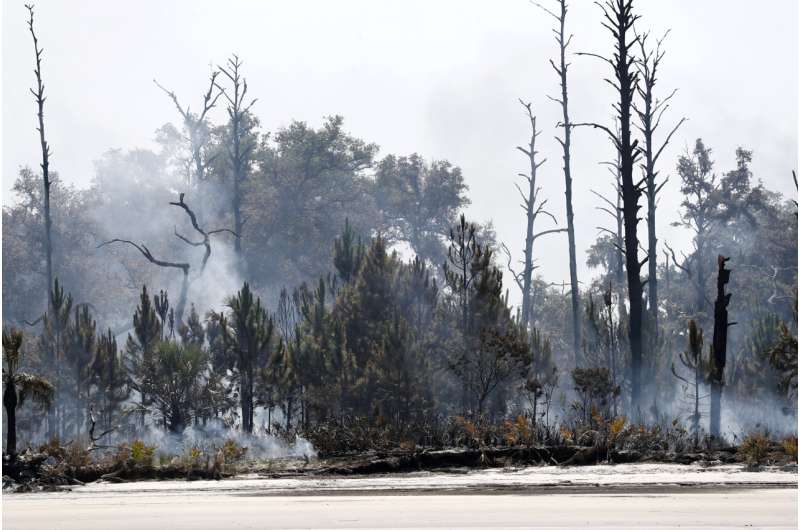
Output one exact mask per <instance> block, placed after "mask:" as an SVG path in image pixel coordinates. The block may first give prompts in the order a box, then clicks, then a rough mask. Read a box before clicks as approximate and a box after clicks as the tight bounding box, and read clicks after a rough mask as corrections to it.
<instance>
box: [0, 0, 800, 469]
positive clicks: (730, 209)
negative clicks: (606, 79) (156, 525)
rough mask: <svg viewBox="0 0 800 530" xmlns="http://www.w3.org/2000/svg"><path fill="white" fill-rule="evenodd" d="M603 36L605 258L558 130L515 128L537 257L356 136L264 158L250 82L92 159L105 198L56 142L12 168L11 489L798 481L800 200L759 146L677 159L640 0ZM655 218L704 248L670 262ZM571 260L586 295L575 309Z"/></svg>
mask: <svg viewBox="0 0 800 530" xmlns="http://www.w3.org/2000/svg"><path fill="white" fill-rule="evenodd" d="M553 5H554V6H555V7H556V9H554V10H553V11H550V10H549V9H547V8H546V13H547V14H549V15H551V16H552V17H554V18H555V20H556V21H557V28H558V27H560V32H559V31H556V34H557V36H558V38H557V43H558V45H559V47H560V48H561V51H562V52H563V51H564V50H566V48H567V46H568V44H569V42H568V40H567V39H566V37H565V35H566V34H565V33H564V26H563V23H564V22H565V20H566V16H567V10H566V5H565V4H564V2H555V3H554V4H553ZM581 8H582V7H581ZM603 9H604V11H605V13H606V14H609V13H610V14H613V15H614V16H613V17H611V18H612V19H613V20H617V21H618V23H619V24H620V27H619V28H617V29H616V31H615V32H613V34H614V35H615V36H617V37H619V35H620V34H622V37H620V38H621V39H622V40H621V41H617V46H618V47H619V46H622V47H623V48H624V49H625V53H626V54H627V53H630V54H631V56H630V57H628V56H627V55H624V56H623V57H622V58H620V56H619V53H618V54H617V55H616V56H615V57H611V58H608V59H607V61H608V62H609V64H611V65H612V66H613V67H614V69H615V70H614V71H615V75H617V77H616V79H617V80H618V84H619V85H621V86H617V88H618V92H619V97H620V99H619V100H618V101H616V102H615V103H614V105H615V107H614V108H615V109H616V110H615V112H616V113H617V117H616V123H615V124H611V125H609V126H605V125H602V124H588V123H572V122H571V121H570V118H569V114H568V106H567V104H566V97H565V96H566V94H567V90H568V87H567V75H566V72H567V70H566V68H567V66H566V63H565V62H564V60H563V59H562V61H561V63H560V64H559V63H558V62H556V63H554V66H555V68H556V71H557V73H558V75H559V80H560V82H561V83H562V85H561V86H562V89H563V92H562V93H563V95H564V96H562V98H563V99H559V100H557V103H559V104H560V105H562V108H563V114H564V123H566V124H567V125H566V126H562V127H560V128H558V129H557V130H556V131H555V133H557V134H563V135H564V136H563V137H562V138H563V140H562V142H563V143H562V145H563V148H564V162H565V166H566V167H565V182H566V184H567V188H568V189H571V186H589V183H588V182H585V181H583V180H581V177H579V176H576V177H575V180H574V181H573V180H572V177H571V175H570V174H569V169H568V167H569V160H570V157H576V156H581V153H580V151H579V150H574V149H573V150H570V149H571V148H570V142H569V134H570V131H571V130H572V129H573V128H574V127H579V126H591V127H592V128H593V129H596V130H598V131H599V132H598V134H608V135H609V136H610V139H611V144H612V147H613V148H614V153H615V154H616V158H617V161H616V162H614V163H612V164H610V166H609V167H610V169H611V171H610V175H609V183H610V184H611V187H612V189H614V193H613V194H612V195H611V196H608V197H604V196H598V206H599V207H600V208H602V209H603V211H604V212H605V213H607V214H609V217H608V221H609V224H608V229H603V230H602V231H601V232H600V234H599V236H598V237H597V240H596V242H595V243H594V244H593V245H592V246H591V247H590V248H588V249H577V251H576V249H575V248H574V245H575V242H574V237H572V234H573V233H574V232H573V231H574V230H590V229H591V230H593V229H594V228H595V227H594V226H580V225H577V226H573V224H572V223H573V220H572V218H571V215H570V216H568V217H569V218H568V220H567V224H568V226H566V227H560V226H556V227H555V228H553V225H552V224H547V223H549V221H547V219H548V217H552V216H551V214H550V213H549V211H548V207H547V205H546V201H543V200H542V199H541V198H540V196H539V191H540V189H541V186H542V184H541V182H538V183H537V170H538V168H539V166H540V165H541V164H542V163H543V161H542V160H540V159H539V158H537V156H538V155H537V152H536V147H535V146H536V144H535V142H536V138H537V136H538V135H539V134H540V133H541V131H540V128H541V127H542V125H541V124H538V125H537V122H536V118H535V111H534V109H533V108H532V106H531V105H530V104H527V103H525V102H524V101H523V105H524V109H523V112H524V114H521V119H525V120H528V121H529V122H530V124H531V135H530V137H529V138H527V139H526V138H522V139H520V144H521V147H520V148H519V150H520V151H521V152H522V153H523V154H524V155H525V156H524V158H522V159H521V167H526V168H529V171H525V172H524V173H523V174H522V177H523V180H521V181H520V182H521V185H520V186H519V187H518V188H517V190H518V191H519V192H520V194H521V198H522V206H523V210H524V212H523V215H521V216H520V220H521V222H520V231H519V234H518V237H519V238H520V239H521V240H524V241H525V247H524V248H525V253H524V255H522V256H513V255H511V253H510V252H509V251H508V249H507V247H505V245H503V243H502V242H501V241H498V240H497V235H496V234H495V232H494V230H493V227H492V225H491V222H490V221H488V222H486V223H483V224H481V223H475V222H471V221H470V220H468V219H467V218H466V217H465V216H464V214H463V213H462V211H463V209H464V207H465V206H467V205H468V204H469V202H470V197H469V190H468V187H467V185H466V184H465V181H464V177H463V175H462V174H461V171H460V169H459V168H458V166H456V165H454V164H452V163H450V162H448V161H445V160H424V159H423V158H422V157H420V156H419V155H416V154H413V153H412V154H399V155H396V154H384V153H380V151H379V148H378V146H377V145H376V144H374V143H371V142H369V141H367V140H365V139H361V138H357V137H355V136H353V135H351V134H350V133H348V132H347V129H346V126H345V122H344V120H343V119H342V118H341V117H338V116H333V117H326V118H323V119H322V120H321V122H320V123H321V124H320V125H312V124H308V123H304V122H293V123H291V124H289V125H288V126H286V127H285V128H282V129H280V130H277V131H266V130H264V129H263V128H262V127H261V126H260V123H259V120H258V115H257V111H258V109H259V107H258V106H257V105H254V104H253V103H254V98H255V97H256V95H257V93H258V90H259V87H248V86H247V83H246V80H245V76H246V64H245V63H243V62H242V60H241V59H240V58H238V57H236V56H232V57H231V58H230V59H229V60H227V62H223V63H222V64H221V65H219V66H218V67H217V68H216V69H215V71H214V73H213V74H212V75H211V77H210V79H209V83H208V85H207V86H204V87H198V90H197V93H196V94H186V95H183V94H181V95H175V94H173V93H172V92H170V91H169V90H168V89H166V88H164V87H162V86H161V85H160V84H158V83H157V84H156V85H155V86H154V90H157V91H163V92H165V97H168V98H170V100H171V101H172V102H173V103H174V105H175V108H176V114H175V115H174V116H165V118H164V119H165V121H168V123H167V124H165V125H164V126H163V127H161V128H160V129H159V130H158V131H157V134H156V138H155V140H156V144H157V145H158V147H157V148H156V149H154V150H146V149H131V150H126V149H115V150H112V151H109V152H107V153H105V154H102V155H101V156H100V158H99V159H98V161H97V162H96V174H95V179H94V181H93V183H92V185H91V186H90V187H88V188H86V189H79V188H75V187H72V186H68V185H66V184H64V183H63V182H62V180H61V179H60V178H59V176H58V174H57V173H56V172H54V171H50V170H49V147H48V146H47V145H46V142H45V140H44V138H45V136H44V132H43V133H42V147H43V163H42V167H41V169H42V172H40V171H39V170H38V169H32V168H24V169H22V170H21V171H20V174H19V176H18V178H17V181H16V183H15V185H14V193H15V198H14V200H13V201H12V202H10V203H8V204H6V205H4V208H3V315H4V333H3V348H4V353H5V355H4V371H3V386H4V407H5V410H6V415H5V416H4V417H5V421H4V425H3V426H4V429H5V431H4V432H5V439H6V448H5V458H6V459H7V460H6V463H7V464H8V465H9V466H10V467H9V469H11V472H10V473H11V474H12V475H14V478H15V479H16V480H23V479H28V480H33V479H35V480H41V481H46V478H45V477H46V476H48V473H49V474H50V475H49V476H57V477H59V480H62V481H63V482H66V483H68V482H69V481H71V480H82V479H81V477H83V479H87V478H88V479H91V480H95V479H97V478H101V477H105V478H106V479H108V480H125V479H130V478H146V477H158V476H162V477H173V476H187V477H192V476H195V477H201V476H202V477H219V476H223V475H224V474H230V473H235V472H237V471H240V470H242V469H247V467H246V466H244V464H243V463H244V462H250V464H251V465H260V466H262V467H263V466H265V465H267V464H266V462H268V461H270V460H274V459H282V458H283V459H286V458H290V459H291V458H293V459H302V460H303V462H304V463H303V465H308V461H309V460H313V459H314V458H316V457H317V456H320V457H322V458H323V459H324V458H329V457H334V456H336V455H344V454H350V455H352V454H360V455H363V454H368V455H372V456H370V457H369V458H371V459H373V460H370V462H369V463H368V464H367V467H362V468H358V467H357V466H356V467H355V468H352V467H351V468H347V467H346V466H345V468H341V467H340V469H349V471H347V472H359V470H360V471H362V472H363V471H365V470H368V469H380V470H392V469H406V468H419V467H424V466H430V467H446V466H453V465H503V463H508V462H512V463H527V464H530V463H537V464H566V465H570V464H582V463H595V462H598V461H611V462H629V461H638V460H640V459H644V460H657V461H681V462H690V461H696V460H704V461H708V462H719V461H724V462H732V461H743V462H748V463H749V464H751V465H758V464H763V463H775V462H780V463H785V462H790V461H792V460H796V455H797V438H796V425H797V406H796V403H797V324H796V321H797V202H796V201H794V200H787V199H786V198H785V197H783V196H781V195H780V194H779V193H776V192H773V191H770V190H769V189H767V188H766V187H765V186H764V185H763V184H762V183H761V181H760V180H759V177H758V175H753V173H752V171H751V169H750V164H751V161H752V157H753V156H757V155H758V153H753V152H751V151H749V150H748V149H746V148H745V147H742V148H740V149H738V150H737V151H736V166H735V167H732V168H717V167H716V166H715V164H714V161H713V157H712V150H711V148H710V147H708V146H707V144H706V143H705V142H704V141H703V140H700V139H697V140H696V141H695V142H694V143H693V144H692V147H691V148H690V149H689V150H688V151H687V152H686V153H685V154H684V155H683V156H681V157H680V158H679V159H678V160H671V161H667V160H661V159H659V155H660V153H661V149H662V147H661V146H662V145H666V143H667V142H669V141H670V139H671V138H672V136H673V135H674V134H676V132H677V131H679V127H680V124H681V123H682V121H683V120H677V119H676V120H674V122H673V124H672V125H673V127H674V128H671V129H667V126H666V125H665V126H664V129H667V130H658V123H659V122H660V119H661V115H662V113H663V111H664V110H666V106H664V105H665V103H664V102H665V101H667V100H668V99H669V98H666V99H665V96H668V95H669V92H665V93H659V92H657V91H658V90H660V89H661V87H660V85H659V87H658V88H656V85H655V76H654V74H653V73H652V72H653V71H654V69H655V68H656V67H657V64H658V63H657V62H654V61H661V60H662V59H663V57H664V55H663V53H662V51H661V46H662V41H658V43H657V45H656V44H655V43H653V39H652V38H650V40H649V41H648V38H647V37H646V36H645V35H644V34H643V33H641V32H639V33H636V34H635V35H634V34H633V31H632V29H631V28H632V27H633V25H634V23H635V25H636V27H637V28H639V29H641V30H642V31H643V30H644V28H645V24H646V23H647V21H644V20H640V19H638V17H636V15H635V14H634V12H633V11H632V3H631V1H630V0H613V1H609V2H608V3H607V4H605V5H604V6H603ZM30 22H31V30H32V33H33V32H34V26H33V11H31V21H30ZM626 32H627V36H626ZM44 38H46V36H44ZM626 39H628V40H626ZM620 42H621V44H620ZM634 44H635V45H634ZM37 50H38V48H37ZM558 51H559V50H558V49H556V53H557V52H558ZM562 56H563V55H562ZM39 57H41V56H40V55H39V54H38V52H37V58H39ZM36 68H37V70H36V72H37V77H38V76H39V75H42V74H43V73H42V72H41V68H42V65H41V64H40V63H38V62H37V66H36ZM165 75H166V74H165ZM162 81H163V82H164V83H165V84H166V83H167V80H166V79H163V80H162ZM687 89H690V87H687ZM49 90H57V87H55V88H52V89H49ZM657 94H661V95H660V96H658V95H657ZM34 95H35V96H37V104H39V109H40V110H42V109H43V102H44V94H43V88H42V87H41V86H40V85H39V90H38V91H36V90H34ZM537 99H539V98H538V97H537ZM659 101H660V102H661V103H659ZM188 102H191V105H189V104H188ZM198 103H199V104H198ZM190 108H191V109H200V110H199V111H198V110H195V111H190V110H189V109H190ZM42 119H43V118H42ZM48 119H57V117H55V116H54V117H49V118H48ZM632 123H633V125H632ZM42 124H43V121H42ZM562 125H563V124H562ZM40 127H42V129H43V125H40ZM548 132H550V131H548ZM709 140H710V141H711V142H713V139H709ZM56 160H57V159H56ZM32 163H33V162H32ZM56 166H57V164H56ZM657 168H670V169H671V168H674V169H675V171H676V176H677V179H676V180H677V181H678V183H679V184H678V185H679V187H680V191H681V193H682V194H683V202H682V204H681V208H680V210H679V211H677V212H669V211H667V212H662V211H660V210H657V209H656V205H657V199H658V197H657V194H658V192H659V191H660V190H661V187H662V186H663V181H662V180H660V179H659V178H658V177H657V175H658V169H657ZM640 171H641V175H643V176H642V177H639V176H638V175H639V173H640ZM634 172H635V173H636V175H634ZM787 173H788V172H787ZM640 179H641V180H640ZM518 199H519V197H517V196H516V194H515V192H514V190H513V189H512V190H509V203H512V202H514V203H516V201H517V200H518ZM566 200H567V210H568V211H571V208H572V206H571V203H570V202H569V201H570V200H571V199H570V195H569V193H568V194H567V198H566ZM639 208H643V209H644V211H646V212H647V214H646V216H645V217H646V225H647V226H644V224H643V225H642V226H641V227H638V226H637V224H638V221H639V217H641V215H642V214H641V212H640V213H639V214H638V215H639V217H637V211H639ZM603 215H604V214H603ZM656 215H658V216H664V217H667V218H669V219H671V220H673V221H674V223H675V224H677V225H680V226H682V227H684V228H685V230H687V231H689V232H690V234H691V237H692V239H691V245H690V246H689V247H688V248H684V249H673V248H672V247H670V246H669V245H668V244H667V242H659V241H658V238H657V237H656V236H657V234H655V232H654V230H655V216H656ZM584 219H586V220H587V222H588V216H586V217H584ZM551 220H552V219H551ZM545 221H547V223H546V222H545ZM581 222H583V221H581ZM645 234H646V235H645ZM640 235H641V238H639V236H640ZM544 236H547V237H549V238H564V240H565V241H567V242H568V243H567V245H566V246H567V247H568V248H565V249H564V252H565V253H566V252H569V253H570V254H571V256H572V263H571V271H570V282H568V283H564V284H560V283H559V284H556V283H552V282H550V281H549V280H548V279H547V278H542V277H541V276H538V275H537V274H536V273H535V261H536V258H537V252H540V251H543V250H542V249H543V248H544V247H543V243H542V242H541V240H539V238H540V237H544ZM549 248H556V245H554V244H553V243H552V241H551V242H550V245H549ZM558 248H561V247H560V246H559V247H558ZM504 250H505V252H504ZM576 259H586V262H587V264H588V265H589V266H590V267H591V269H592V271H593V273H594V276H593V277H591V278H583V279H581V280H580V283H578V278H577V272H576V270H577V269H576V268H575V260H576ZM656 285H657V289H656V288H654V286H656ZM510 289H519V292H520V293H521V294H522V303H521V304H520V307H514V306H512V305H511V304H510V303H509V294H508V293H509V290H510ZM453 448H456V449H459V450H461V452H460V453H458V454H460V455H461V456H453V455H454V454H456V453H453V452H448V451H444V452H442V450H445V449H453ZM429 450H438V451H440V452H439V453H436V454H438V455H440V456H425V455H429ZM399 454H400V455H401V456H398V455H399ZM387 455H388V456H387ZM392 455H394V456H392ZM686 455H694V456H686ZM387 458H388V459H389V460H387ZM403 459H405V460H403ZM375 462H378V463H375ZM425 462H428V464H425ZM401 464H402V465H401ZM337 465H338V464H337ZM369 466H372V467H371V468H370V467H369ZM312 467H313V464H312ZM334 467H335V466H334ZM159 469H160V470H161V472H160V473H161V474H159V471H158V470H159ZM125 477H127V478H125Z"/></svg>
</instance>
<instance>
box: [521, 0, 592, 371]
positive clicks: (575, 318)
mask: <svg viewBox="0 0 800 530" xmlns="http://www.w3.org/2000/svg"><path fill="white" fill-rule="evenodd" d="M556 2H557V3H558V6H559V10H558V13H554V12H553V11H551V10H549V9H547V8H545V7H544V6H542V5H541V4H538V3H536V2H533V3H534V5H536V6H538V7H539V8H540V9H542V10H544V12H545V13H547V14H549V15H550V16H552V17H553V18H555V19H556V24H557V26H558V29H554V30H553V33H555V39H556V42H557V43H558V50H559V64H558V65H556V63H555V62H554V61H553V60H552V59H550V65H551V66H552V67H553V69H554V70H555V71H556V73H557V74H558V77H559V80H560V82H561V98H560V99H558V98H553V97H550V99H552V100H553V101H555V102H556V103H558V104H560V105H561V111H562V114H563V118H562V119H563V122H562V125H563V126H564V138H563V139H561V138H558V137H556V140H558V142H559V143H560V144H561V147H562V148H563V150H564V197H565V200H566V208H567V241H568V245H569V282H570V288H571V290H570V298H571V301H572V347H573V349H574V350H575V360H576V364H577V361H578V356H579V355H580V351H581V326H580V305H581V304H580V289H579V286H578V266H577V261H576V259H577V258H576V255H575V220H574V218H575V215H574V212H573V210H572V171H571V167H570V148H571V145H572V122H571V121H570V118H569V99H568V92H567V69H568V68H569V63H568V62H567V57H566V56H567V47H568V46H569V43H570V41H571V40H572V35H570V36H569V37H567V36H566V32H565V28H564V26H565V23H566V19H567V2H566V0H556Z"/></svg>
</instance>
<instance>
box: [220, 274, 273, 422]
mask: <svg viewBox="0 0 800 530" xmlns="http://www.w3.org/2000/svg"><path fill="white" fill-rule="evenodd" d="M227 305H228V309H229V312H228V314H227V315H222V316H220V318H219V326H220V330H221V335H222V341H223V343H224V345H225V352H226V353H227V356H225V357H224V360H225V361H224V362H225V363H226V364H227V367H228V368H229V369H230V370H232V371H233V373H234V377H235V379H236V382H237V384H238V387H239V396H240V405H241V412H242V427H243V429H244V431H245V432H253V412H254V409H255V406H256V404H257V402H258V396H257V395H256V390H257V385H256V379H257V378H262V379H263V378H264V375H265V373H264V369H265V368H266V367H267V366H268V363H269V361H270V358H271V356H272V348H273V346H274V345H273V341H274V331H275V328H274V322H273V319H272V317H270V316H268V315H267V311H266V310H265V309H264V308H263V307H262V305H261V299H260V298H258V297H256V296H254V294H253V292H252V290H251V289H250V285H249V284H248V283H247V282H245V283H244V285H243V286H242V289H241V290H240V291H239V292H238V293H237V294H236V295H235V296H233V297H231V298H230V299H229V300H228V304H227Z"/></svg>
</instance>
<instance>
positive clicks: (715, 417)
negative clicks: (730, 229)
mask: <svg viewBox="0 0 800 530" xmlns="http://www.w3.org/2000/svg"><path fill="white" fill-rule="evenodd" d="M729 259H730V258H725V257H723V256H717V267H718V269H717V299H716V300H715V301H714V342H713V343H712V346H711V359H710V361H711V362H710V365H711V366H710V370H709V375H710V377H709V379H710V381H711V410H710V413H709V432H710V434H711V436H714V437H719V435H720V405H721V401H722V385H723V384H724V382H725V362H726V360H727V353H728V327H729V326H733V325H734V324H736V322H728V304H729V303H730V301H731V294H730V293H727V294H726V293H725V285H726V284H727V283H728V282H729V281H730V279H731V271H730V270H729V269H726V268H725V263H726V262H727V261H728V260H729Z"/></svg>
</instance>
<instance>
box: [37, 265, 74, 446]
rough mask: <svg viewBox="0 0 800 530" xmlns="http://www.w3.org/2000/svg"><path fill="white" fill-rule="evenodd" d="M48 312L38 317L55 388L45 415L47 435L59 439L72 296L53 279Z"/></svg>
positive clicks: (63, 419)
mask: <svg viewBox="0 0 800 530" xmlns="http://www.w3.org/2000/svg"><path fill="white" fill-rule="evenodd" d="M50 300H51V303H50V311H48V312H47V313H45V314H44V316H43V317H42V323H43V326H42V337H41V340H42V347H43V350H44V351H45V352H46V354H47V357H48V361H49V364H50V366H51V368H52V373H51V374H48V379H49V380H50V381H51V382H52V383H53V385H54V387H55V396H54V400H53V402H54V403H55V407H53V408H52V409H49V410H50V414H49V415H48V428H47V432H48V436H49V437H51V438H53V437H57V438H63V436H64V434H65V433H64V422H65V414H66V402H65V400H64V399H62V397H63V396H64V390H65V386H66V382H67V377H66V375H67V374H65V373H64V364H65V356H66V348H67V333H68V327H69V317H70V314H71V312H72V295H71V294H69V293H67V294H65V293H64V288H63V287H62V286H61V284H60V283H59V281H58V278H56V279H55V280H54V284H53V291H52V293H51V294H50Z"/></svg>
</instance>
